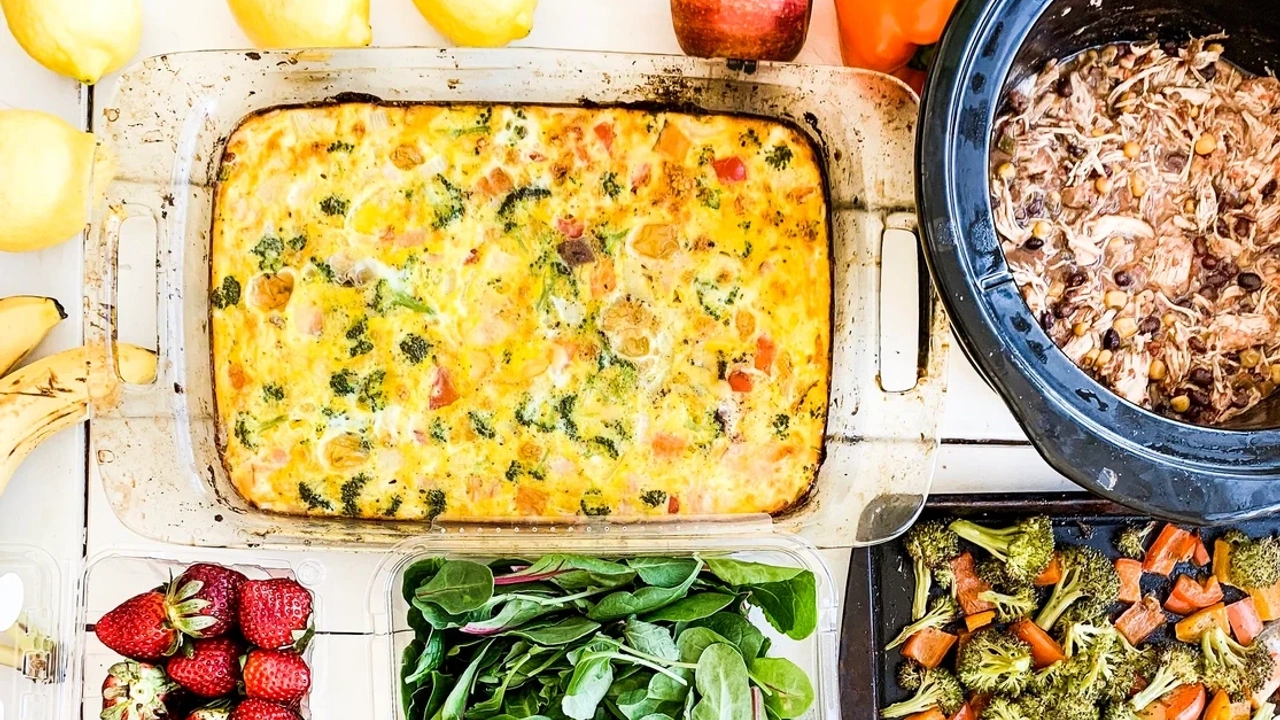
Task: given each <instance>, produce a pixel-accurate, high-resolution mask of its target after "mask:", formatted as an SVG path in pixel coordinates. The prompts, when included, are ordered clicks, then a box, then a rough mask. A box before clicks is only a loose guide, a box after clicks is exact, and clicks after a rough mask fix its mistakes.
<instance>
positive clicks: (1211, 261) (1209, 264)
mask: <svg viewBox="0 0 1280 720" xmlns="http://www.w3.org/2000/svg"><path fill="white" fill-rule="evenodd" d="M1200 264H1201V265H1203V266H1204V269H1206V270H1212V269H1214V268H1216V267H1218V258H1216V257H1214V256H1212V255H1205V256H1204V257H1202V258H1200Z"/></svg>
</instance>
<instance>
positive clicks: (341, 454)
mask: <svg viewBox="0 0 1280 720" xmlns="http://www.w3.org/2000/svg"><path fill="white" fill-rule="evenodd" d="M827 238H828V228H827V209H826V197H825V189H824V185H823V181H822V177H821V173H820V170H819V167H818V164H817V162H816V159H815V157H814V153H813V151H812V148H811V147H810V145H809V143H808V142H807V141H806V139H805V138H804V137H803V136H801V135H800V134H799V133H797V132H796V131H794V130H792V129H790V128H788V127H786V126H784V125H781V124H778V123H774V122H770V121H766V120H759V119H750V118H743V117H731V116H702V115H687V114H678V113H651V112H642V111H638V110H627V109H599V110H595V109H592V110H587V109H576V108H559V107H536V106H500V105H497V106H436V105H415V106H396V107H388V106H379V105H370V104H358V103H353V104H341V105H332V106H325V107H315V108H299V109H284V110H275V111H270V112H267V113H265V114H262V115H258V116H255V117H253V118H251V119H249V120H248V121H246V122H245V123H244V124H243V125H242V126H241V127H240V128H239V129H238V130H237V131H236V132H235V134H234V135H233V136H232V137H231V138H230V140H229V142H228V146H227V151H226V154H225V157H224V161H223V165H222V168H221V172H220V176H219V184H218V188H217V200H216V206H215V220H214V228H213V261H212V265H213V268H212V270H213V272H212V282H213V287H214V290H213V293H212V298H211V301H212V302H211V304H212V306H213V310H212V316H213V317H212V319H213V326H212V328H213V329H212V332H213V347H214V367H215V375H216V380H215V385H216V395H217V408H218V418H219V422H220V428H221V431H222V433H221V434H222V437H221V445H222V447H223V459H224V462H225V465H226V468H227V471H228V472H229V473H230V476H231V479H232V481H233V482H234V484H235V486H236V487H237V488H238V490H239V491H240V493H241V494H243V495H244V497H245V498H246V499H247V500H248V501H249V502H251V503H252V504H254V505H255V506H257V507H259V508H262V509H265V510H270V511H276V512H283V513H292V514H312V515H348V516H356V517H365V518H398V519H434V518H435V517H437V516H439V515H441V514H442V513H443V516H444V517H445V518H449V519H492V518H511V517H564V516H572V515H578V514H586V515H606V514H612V515H614V516H623V517H628V516H639V515H654V514H668V513H680V514H721V513H750V512H778V511H780V510H783V509H785V508H787V507H788V506H790V505H791V504H793V503H795V502H796V501H797V500H798V499H799V498H801V497H802V496H803V495H804V493H805V491H806V490H807V488H808V487H809V484H810V483H811V482H812V479H813V477H814V475H815V473H816V469H817V465H818V462H819V455H820V452H821V445H822V433H823V426H824V423H825V420H826V402H827V377H828V363H829V360H828V357H829V344H830V337H829V335H830V328H829V323H830V321H829V315H830V295H831V288H830V275H829V273H830V270H829V260H828V253H827V248H828V240H827Z"/></svg>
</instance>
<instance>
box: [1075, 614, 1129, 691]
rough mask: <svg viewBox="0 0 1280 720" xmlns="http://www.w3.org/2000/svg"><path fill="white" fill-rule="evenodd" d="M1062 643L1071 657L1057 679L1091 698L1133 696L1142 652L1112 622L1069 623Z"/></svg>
mask: <svg viewBox="0 0 1280 720" xmlns="http://www.w3.org/2000/svg"><path fill="white" fill-rule="evenodd" d="M1062 646H1063V654H1065V655H1066V656H1067V659H1066V660H1065V661H1064V662H1063V663H1062V665H1063V667H1062V668H1061V669H1060V672H1059V674H1058V677H1057V678H1055V680H1056V682H1058V683H1059V684H1062V685H1065V686H1066V687H1067V688H1068V690H1069V691H1070V692H1072V693H1075V694H1076V695H1077V696H1078V697H1081V698H1089V699H1090V700H1091V701H1097V700H1107V701H1119V700H1123V699H1125V698H1127V697H1128V696H1129V692H1130V691H1131V690H1132V689H1133V681H1134V677H1135V675H1136V674H1137V660H1138V657H1137V655H1138V653H1137V652H1136V651H1135V650H1133V648H1132V647H1131V646H1130V645H1129V643H1128V642H1127V641H1126V640H1125V639H1124V636H1123V635H1121V634H1120V633H1119V632H1118V631H1117V630H1116V629H1115V628H1114V627H1112V626H1111V625H1110V624H1109V623H1107V622H1105V621H1103V622H1099V623H1097V624H1089V623H1075V624H1072V625H1069V626H1068V627H1067V630H1066V631H1065V632H1064V633H1063V640H1062Z"/></svg>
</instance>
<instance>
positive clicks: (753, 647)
mask: <svg viewBox="0 0 1280 720" xmlns="http://www.w3.org/2000/svg"><path fill="white" fill-rule="evenodd" d="M690 627H702V628H706V629H708V630H711V631H713V632H715V633H717V634H719V635H720V636H721V637H723V638H724V639H725V640H727V641H729V642H730V643H733V644H734V645H735V646H737V648H738V650H739V651H741V652H742V657H744V658H746V659H748V660H752V659H755V658H758V657H760V656H761V655H763V654H764V645H765V642H766V639H765V636H764V633H762V632H760V629H759V628H757V627H756V626H755V625H752V624H751V621H750V620H748V619H746V618H744V617H742V616H741V615H738V614H737V613H730V612H720V613H716V614H715V615H712V616H711V617H709V618H705V619H703V620H697V621H694V622H693V623H692V624H691V625H690Z"/></svg>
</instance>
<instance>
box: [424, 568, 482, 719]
mask: <svg viewBox="0 0 1280 720" xmlns="http://www.w3.org/2000/svg"><path fill="white" fill-rule="evenodd" d="M481 567H484V566H483V565H482V566H481ZM485 569H486V570H488V568H485ZM492 642H493V641H492V640H491V641H489V642H488V643H485V645H484V647H482V648H480V652H479V653H478V654H477V655H476V656H475V659H473V660H472V661H471V664H470V665H468V666H467V669H466V670H464V671H462V675H460V676H458V679H457V681H456V682H455V683H454V684H453V689H451V690H450V691H449V695H448V697H446V698H445V699H444V704H443V705H441V706H440V709H439V710H437V711H436V712H435V714H434V715H432V716H431V720H463V716H464V715H466V712H467V697H468V696H469V695H471V688H472V687H473V686H474V685H475V682H476V675H477V674H479V672H480V665H481V664H482V663H483V662H484V658H485V655H488V654H489V645H490V644H491V643H492Z"/></svg>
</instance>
